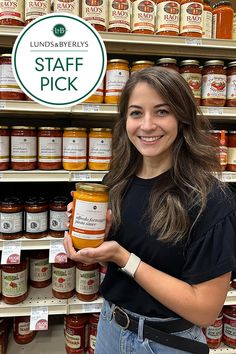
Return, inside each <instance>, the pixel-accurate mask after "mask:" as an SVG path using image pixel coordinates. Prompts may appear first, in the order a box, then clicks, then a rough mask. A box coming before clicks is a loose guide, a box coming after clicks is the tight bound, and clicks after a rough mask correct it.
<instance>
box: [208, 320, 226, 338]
mask: <svg viewBox="0 0 236 354" xmlns="http://www.w3.org/2000/svg"><path fill="white" fill-rule="evenodd" d="M222 333H223V325H222V321H221V324H218V325H217V326H209V327H207V328H206V329H205V336H206V337H207V339H220V338H221V337H222Z"/></svg>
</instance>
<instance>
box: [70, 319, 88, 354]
mask: <svg viewBox="0 0 236 354" xmlns="http://www.w3.org/2000/svg"><path fill="white" fill-rule="evenodd" d="M87 324H88V315H86V314H85V315H84V314H79V315H67V316H65V342H66V353H67V354H84V353H85V348H86V346H87V340H86V336H87V334H86V331H87Z"/></svg>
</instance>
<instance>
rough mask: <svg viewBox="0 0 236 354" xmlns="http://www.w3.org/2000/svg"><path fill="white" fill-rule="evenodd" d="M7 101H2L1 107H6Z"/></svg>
mask: <svg viewBox="0 0 236 354" xmlns="http://www.w3.org/2000/svg"><path fill="white" fill-rule="evenodd" d="M6 106H7V105H6V102H4V101H2V102H0V109H6Z"/></svg>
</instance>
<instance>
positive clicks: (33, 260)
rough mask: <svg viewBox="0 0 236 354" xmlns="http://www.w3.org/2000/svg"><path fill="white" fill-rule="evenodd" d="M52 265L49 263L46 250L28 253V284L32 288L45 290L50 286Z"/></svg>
mask: <svg viewBox="0 0 236 354" xmlns="http://www.w3.org/2000/svg"><path fill="white" fill-rule="evenodd" d="M51 280H52V265H51V264H50V263H49V252H48V250H38V251H32V252H31V253H30V284H31V286H33V287H34V288H45V287H47V286H48V285H49V284H51Z"/></svg>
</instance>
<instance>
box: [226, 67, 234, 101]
mask: <svg viewBox="0 0 236 354" xmlns="http://www.w3.org/2000/svg"><path fill="white" fill-rule="evenodd" d="M226 106H228V107H236V61H231V62H230V63H228V65H227V92H226Z"/></svg>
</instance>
